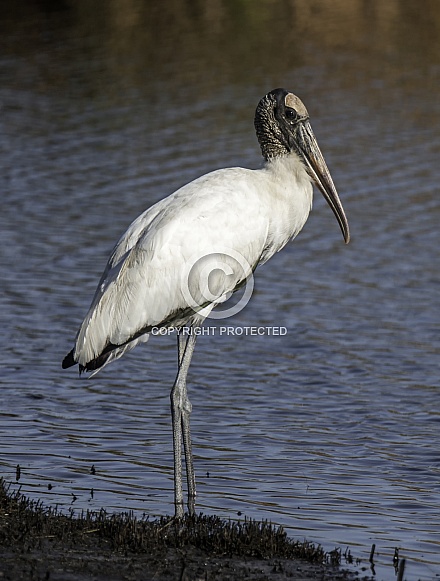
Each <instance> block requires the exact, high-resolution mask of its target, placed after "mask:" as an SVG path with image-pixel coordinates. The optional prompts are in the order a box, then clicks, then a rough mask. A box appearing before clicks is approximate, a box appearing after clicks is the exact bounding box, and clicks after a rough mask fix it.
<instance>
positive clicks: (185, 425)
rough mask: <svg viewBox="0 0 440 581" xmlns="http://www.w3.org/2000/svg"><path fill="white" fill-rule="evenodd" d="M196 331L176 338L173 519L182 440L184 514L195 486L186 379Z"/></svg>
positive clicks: (179, 495)
mask: <svg viewBox="0 0 440 581" xmlns="http://www.w3.org/2000/svg"><path fill="white" fill-rule="evenodd" d="M195 328H196V327H195V326H194V327H192V326H189V327H188V329H189V334H185V335H183V330H182V331H181V332H180V333H179V336H178V339H177V341H178V344H177V348H178V357H179V369H178V372H177V377H176V381H175V382H174V386H173V389H172V391H171V415H172V420H173V442H174V503H175V510H176V517H178V518H180V517H182V516H183V513H184V510H183V490H182V437H183V447H184V451H185V462H186V475H187V480H188V511H189V513H190V514H194V510H195V496H196V484H195V476H194V465H193V458H192V450H191V432H190V414H191V403H190V401H189V399H188V393H187V388H186V377H187V374H188V369H189V366H190V363H191V358H192V354H193V352H194V347H195V342H196V338H197V334H196V333H195V332H194V329H195Z"/></svg>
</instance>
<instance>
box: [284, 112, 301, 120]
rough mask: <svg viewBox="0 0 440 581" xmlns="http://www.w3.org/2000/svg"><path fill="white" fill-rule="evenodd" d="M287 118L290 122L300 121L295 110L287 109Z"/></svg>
mask: <svg viewBox="0 0 440 581" xmlns="http://www.w3.org/2000/svg"><path fill="white" fill-rule="evenodd" d="M286 118H287V119H288V120H289V121H295V120H296V119H298V113H297V112H296V111H295V109H286Z"/></svg>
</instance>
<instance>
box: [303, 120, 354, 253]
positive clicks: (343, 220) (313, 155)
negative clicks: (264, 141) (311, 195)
mask: <svg viewBox="0 0 440 581" xmlns="http://www.w3.org/2000/svg"><path fill="white" fill-rule="evenodd" d="M296 145H297V147H298V153H299V154H300V155H301V157H302V158H303V160H304V162H305V164H306V166H307V170H308V172H309V174H310V176H311V177H312V178H313V180H314V182H315V184H316V185H317V186H318V188H319V189H320V190H321V192H322V194H323V196H324V198H325V199H326V200H327V203H328V205H329V206H330V208H331V209H332V210H333V213H334V215H335V216H336V219H337V220H338V222H339V226H340V227H341V230H342V234H343V236H344V240H345V243H346V244H348V243H349V242H350V229H349V227H348V220H347V217H346V215H345V212H344V208H343V207H342V204H341V200H340V199H339V196H338V192H337V191H336V188H335V185H334V183H333V180H332V177H331V175H330V172H329V171H328V168H327V164H326V163H325V160H324V157H323V155H322V153H321V150H320V149H319V145H318V142H317V141H316V137H315V135H314V133H313V130H312V127H311V125H310V123H309V121H307V120H306V121H302V122H300V123H299V124H298V132H297V135H296Z"/></svg>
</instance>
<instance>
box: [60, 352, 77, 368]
mask: <svg viewBox="0 0 440 581" xmlns="http://www.w3.org/2000/svg"><path fill="white" fill-rule="evenodd" d="M76 363H77V362H76V361H75V359H74V357H73V349H72V351H70V352H69V353H68V354H67V355H66V356H65V357H64V359H63V362H62V363H61V367H62V368H63V369H67V368H68V367H72V366H73V365H76Z"/></svg>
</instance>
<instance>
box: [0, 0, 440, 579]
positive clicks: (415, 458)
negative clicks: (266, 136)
mask: <svg viewBox="0 0 440 581" xmlns="http://www.w3.org/2000/svg"><path fill="white" fill-rule="evenodd" d="M3 4H4V5H3V6H2V10H3V17H2V18H1V19H0V44H1V49H2V50H1V57H0V63H1V68H0V71H1V72H0V74H1V80H2V83H1V88H0V104H1V116H0V124H1V127H0V149H1V156H0V166H1V171H0V175H1V180H2V186H1V189H2V211H1V213H0V268H1V284H2V287H1V288H2V293H1V304H2V308H1V314H0V316H1V324H2V331H3V333H2V336H1V339H0V345H1V351H2V353H3V357H2V361H1V363H0V369H1V377H0V381H1V391H0V397H1V409H2V416H1V417H2V422H1V432H2V455H1V459H0V465H1V474H2V475H3V476H5V477H6V478H7V479H9V481H15V476H16V465H17V464H20V466H21V478H20V484H21V485H22V487H23V488H22V489H23V490H24V491H25V492H26V493H28V494H30V495H33V496H34V497H36V498H42V499H44V501H45V502H49V503H53V504H56V503H58V504H60V505H62V506H65V507H68V506H70V505H71V502H72V493H74V494H75V496H76V501H75V503H74V504H73V506H76V507H78V509H79V510H80V509H82V508H87V507H91V508H100V507H101V506H105V507H106V508H107V509H108V510H110V511H111V510H126V509H134V510H138V511H143V510H146V511H148V512H150V513H152V514H157V513H169V512H171V511H172V457H171V435H170V428H169V423H170V420H169V412H168V394H169V386H170V385H171V384H172V381H173V378H174V373H175V348H174V342H173V341H171V340H168V339H167V338H157V339H156V340H155V341H151V342H150V344H149V345H148V346H147V347H146V348H144V349H140V350H139V352H136V353H134V354H133V355H131V356H129V357H127V360H124V361H121V362H120V364H119V365H118V366H116V365H115V367H114V368H113V369H111V368H110V369H109V371H108V373H106V374H103V375H102V377H99V376H98V378H97V379H96V380H95V381H91V382H79V381H77V379H76V378H74V377H73V375H69V374H66V373H64V374H62V372H61V370H60V369H59V364H60V361H61V358H62V356H63V355H64V353H65V351H67V349H68V348H69V346H70V343H71V341H72V339H73V333H74V330H75V329H76V328H77V325H78V323H79V322H80V320H81V319H82V317H83V315H84V313H85V310H86V309H87V306H88V300H89V299H90V297H91V294H92V292H93V290H94V288H95V284H96V282H97V279H98V276H99V274H100V272H101V271H102V268H103V266H104V263H105V260H106V258H107V255H108V252H109V250H110V248H111V246H112V244H113V243H114V242H115V240H116V239H117V237H118V236H119V235H120V233H122V232H123V231H124V230H125V228H126V226H127V225H128V224H129V223H130V221H131V220H132V219H133V218H134V217H135V216H136V215H137V214H138V213H139V212H141V211H142V210H143V209H144V208H145V207H147V206H148V205H150V204H151V203H153V202H154V201H156V200H157V199H159V198H161V197H163V196H164V195H166V194H168V193H170V192H172V191H173V190H174V189H175V188H176V187H178V186H179V185H181V184H182V183H184V182H186V181H189V180H191V179H193V178H195V177H197V176H198V175H200V174H202V173H205V172H207V171H209V170H211V169H214V168H216V167H225V166H229V165H244V166H247V167H257V166H258V165H259V164H260V157H259V151H258V147H257V144H256V140H255V136H254V134H253V128H252V118H253V112H254V111H253V109H254V107H255V105H256V103H257V101H258V99H259V98H260V97H261V96H262V95H263V94H264V93H265V92H266V91H267V90H268V89H271V88H274V87H276V86H286V87H287V88H289V89H292V90H294V91H296V92H298V93H299V94H300V95H301V97H302V98H303V99H304V101H305V102H306V104H307V106H308V108H309V110H310V112H311V115H312V121H313V126H314V130H315V133H316V135H317V138H318V140H319V142H320V145H321V147H322V149H323V152H324V154H325V156H326V159H327V161H328V163H329V166H330V168H331V171H332V174H333V176H334V178H335V182H336V185H337V187H338V191H339V193H340V195H341V198H342V199H343V202H344V206H345V207H346V209H347V213H348V215H349V219H350V225H351V228H352V231H353V242H352V244H351V245H350V246H349V247H344V245H343V244H342V242H341V240H340V233H339V231H338V228H337V224H335V221H334V218H333V215H332V214H331V212H330V211H329V209H328V208H327V207H326V206H325V203H324V201H322V200H320V199H319V196H317V197H316V208H315V209H314V212H313V213H312V215H311V217H310V220H309V222H308V224H307V226H306V228H305V230H304V232H303V233H302V234H301V235H300V237H299V238H298V240H297V241H296V242H295V243H294V244H293V245H291V246H288V247H287V248H286V249H285V250H284V251H283V252H282V253H280V254H279V255H278V256H276V257H274V258H273V259H272V261H271V262H270V264H268V265H267V266H266V267H263V268H261V269H260V272H258V276H257V278H256V290H255V293H254V296H253V299H252V301H251V302H250V303H249V305H248V307H247V308H246V309H245V310H244V311H243V312H242V313H240V315H239V316H238V317H237V318H235V319H234V320H233V321H231V324H234V325H256V324H257V325H260V324H262V325H283V326H286V327H287V328H288V334H287V336H286V337H283V338H275V337H271V338H266V339H264V338H263V339H261V338H258V337H248V338H247V340H246V341H243V339H242V338H240V337H233V336H230V337H228V338H227V340H225V338H224V337H220V336H218V335H214V336H211V337H207V338H206V341H203V342H200V345H199V346H198V351H197V352H196V354H195V358H194V367H193V369H192V374H191V387H190V392H191V398H192V401H193V405H194V417H193V424H194V425H193V432H194V447H195V454H196V467H197V471H198V479H199V502H200V509H201V510H203V511H204V512H211V511H212V512H215V513H220V514H222V515H224V516H230V515H231V514H232V515H235V514H236V513H237V512H238V511H240V512H242V513H243V514H246V515H248V516H252V517H255V518H270V519H271V520H273V521H277V522H281V523H283V524H284V525H285V526H286V527H288V528H290V530H291V532H292V534H295V535H298V536H302V535H304V536H307V537H308V538H310V539H311V540H315V541H318V542H322V543H324V545H325V546H326V548H328V549H332V548H334V546H335V544H340V545H341V546H344V547H345V546H346V545H347V544H348V545H350V547H351V550H352V553H353V554H354V555H355V556H356V557H361V558H363V559H364V560H368V555H369V551H370V548H371V543H372V542H376V547H377V549H376V550H377V555H376V556H377V566H376V572H377V574H378V576H380V578H381V579H391V578H394V570H393V569H392V567H391V565H392V556H393V554H394V549H395V547H396V546H398V547H400V555H401V556H402V557H406V558H407V560H408V576H409V577H411V578H423V579H428V578H431V577H433V576H434V574H436V573H438V571H439V569H440V562H439V560H438V530H439V527H440V523H439V520H438V516H437V515H438V513H439V510H438V509H439V504H440V501H439V486H438V475H439V470H440V462H439V458H438V445H437V441H438V435H437V432H438V430H437V427H438V422H439V412H438V405H436V404H437V398H438V389H437V388H438V353H439V333H438V288H439V275H438V267H437V262H438V261H437V248H438V247H439V229H438V223H439V221H440V215H439V205H438V201H437V190H438V181H439V177H440V176H439V173H438V163H437V161H438V154H439V149H438V142H439V135H438V127H439V126H440V125H439V104H438V98H437V92H436V88H437V86H438V76H439V54H440V50H439V49H440V46H439V44H440V40H439V39H440V34H439V26H440V24H439V23H440V10H438V8H437V2H435V1H433V2H430V1H428V0H425V2H424V4H423V10H420V7H419V6H418V5H414V3H413V2H410V1H404V0H395V1H388V2H386V3H385V2H378V1H377V2H376V1H371V2H362V1H342V0H339V1H335V0H333V1H332V2H324V1H321V2H319V1H314V2H306V1H305V0H304V1H289V2H287V1H286V2H282V1H280V2H274V1H270V2H269V1H258V2H252V3H249V2H239V1H238V2H237V1H234V2H227V1H220V2H218V1H215V2H214V1H208V2H203V3H200V4H197V3H180V2H177V1H176V2H165V3H163V2H162V3H161V5H160V7H159V6H157V5H156V3H153V2H151V3H149V2H140V1H139V2H136V1H131V2H126V1H125V2H122V1H119V2H118V1H116V0H114V1H110V2H106V3H105V9H104V8H103V7H102V6H98V4H97V3H91V2H86V1H76V2H68V1H65V2H63V3H61V2H31V1H29V2H25V3H23V2H22V3H21V5H20V7H19V6H18V4H16V3H3ZM24 8H25V9H24ZM207 418H209V421H208V422H207V421H206V420H207ZM214 427H215V429H214ZM92 465H94V466H95V468H96V473H95V474H91V471H90V470H91V466H92ZM207 473H209V477H208V476H207ZM49 484H50V485H51V487H52V488H51V489H50V490H49V489H48V485H49ZM92 488H93V490H94V495H93V497H92V496H91V494H90V491H91V489H92ZM411 567H412V568H411Z"/></svg>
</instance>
